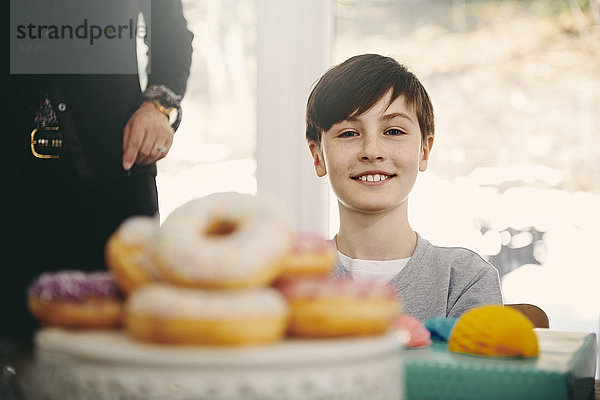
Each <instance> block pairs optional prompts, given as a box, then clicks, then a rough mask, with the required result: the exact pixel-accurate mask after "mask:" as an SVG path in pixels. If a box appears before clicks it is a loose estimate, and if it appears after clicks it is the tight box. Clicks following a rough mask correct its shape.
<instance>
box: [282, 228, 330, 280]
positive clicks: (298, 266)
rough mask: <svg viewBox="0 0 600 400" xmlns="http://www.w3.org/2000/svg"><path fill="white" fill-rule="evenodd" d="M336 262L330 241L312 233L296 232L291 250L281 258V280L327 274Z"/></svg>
mask: <svg viewBox="0 0 600 400" xmlns="http://www.w3.org/2000/svg"><path fill="white" fill-rule="evenodd" d="M336 260H337V252H336V249H335V245H334V244H333V241H332V240H327V239H326V238H324V237H323V236H321V235H319V234H317V233H312V232H297V233H295V234H294V235H293V237H292V248H291V250H290V251H289V253H288V254H286V256H285V257H284V258H283V261H282V263H283V265H284V270H283V273H282V276H281V277H282V278H284V279H285V278H293V277H299V276H309V275H327V274H329V273H330V272H331V271H332V269H333V267H334V266H335V262H336Z"/></svg>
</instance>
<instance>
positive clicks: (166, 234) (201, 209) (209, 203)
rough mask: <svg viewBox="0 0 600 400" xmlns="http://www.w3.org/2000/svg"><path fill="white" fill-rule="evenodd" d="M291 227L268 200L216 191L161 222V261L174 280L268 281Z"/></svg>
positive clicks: (277, 269) (227, 285)
mask: <svg viewBox="0 0 600 400" xmlns="http://www.w3.org/2000/svg"><path fill="white" fill-rule="evenodd" d="M290 246H291V232H290V231H289V229H288V226H287V224H286V222H285V219H284V218H283V217H282V214H281V213H280V211H279V210H278V208H277V207H276V206H275V205H274V203H272V202H271V201H267V200H265V199H263V198H258V197H256V196H252V195H249V194H240V193H234V192H227V193H215V194H211V195H208V196H206V197H203V198H200V199H195V200H191V201H189V202H187V203H185V204H184V205H182V206H181V207H179V208H178V209H176V210H175V211H173V212H172V213H171V214H170V215H169V216H168V217H167V219H166V220H165V222H164V223H163V225H162V227H161V229H160V232H159V240H158V254H159V259H160V262H159V266H160V268H161V271H162V273H163V275H164V277H165V279H166V280H167V281H169V282H172V283H174V284H178V285H185V286H193V287H203V288H214V289H233V288H242V287H256V286H261V285H266V284H269V283H271V282H272V281H273V280H275V279H276V278H277V277H278V276H279V275H280V274H281V272H282V270H283V264H282V263H281V260H282V258H283V256H284V255H285V254H286V253H287V252H288V251H289V249H290Z"/></svg>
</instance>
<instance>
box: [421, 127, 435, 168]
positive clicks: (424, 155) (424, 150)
mask: <svg viewBox="0 0 600 400" xmlns="http://www.w3.org/2000/svg"><path fill="white" fill-rule="evenodd" d="M432 147H433V135H429V136H427V138H426V139H425V141H424V142H423V146H421V160H420V161H419V171H421V172H423V171H425V170H426V169H427V162H428V161H429V155H430V154H431V148H432Z"/></svg>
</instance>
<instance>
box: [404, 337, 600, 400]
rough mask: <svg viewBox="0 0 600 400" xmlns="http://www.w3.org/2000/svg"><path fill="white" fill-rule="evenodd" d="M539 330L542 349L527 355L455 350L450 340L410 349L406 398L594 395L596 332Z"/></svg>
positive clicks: (561, 399)
mask: <svg viewBox="0 0 600 400" xmlns="http://www.w3.org/2000/svg"><path fill="white" fill-rule="evenodd" d="M535 333H536V335H537V337H538V343H539V347H540V354H539V356H538V357H535V358H528V359H520V358H500V357H482V356H475V355H469V354H459V353H452V352H450V351H448V343H445V342H434V343H433V344H432V345H431V346H430V347H427V348H422V349H407V350H405V351H404V368H405V378H406V382H405V383H406V386H405V396H406V399H408V400H418V399H427V400H431V399H460V400H468V399H478V400H480V399H502V400H509V399H545V400H550V399H556V400H566V399H593V396H594V394H593V393H594V374H595V369H596V352H597V343H596V335H595V334H593V333H583V332H564V331H554V330H548V329H535Z"/></svg>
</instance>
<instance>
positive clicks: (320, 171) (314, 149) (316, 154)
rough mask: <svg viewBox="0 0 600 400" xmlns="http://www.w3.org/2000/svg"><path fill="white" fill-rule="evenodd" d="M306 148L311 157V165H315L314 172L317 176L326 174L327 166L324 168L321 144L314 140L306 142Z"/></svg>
mask: <svg viewBox="0 0 600 400" xmlns="http://www.w3.org/2000/svg"><path fill="white" fill-rule="evenodd" d="M308 148H309V149H310V154H311V155H312V158H313V165H314V166H315V172H316V173H317V176H318V177H319V178H322V177H324V176H325V175H327V168H325V159H324V157H323V152H322V151H321V146H320V145H319V144H318V143H317V142H315V141H312V140H311V141H309V142H308Z"/></svg>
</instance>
